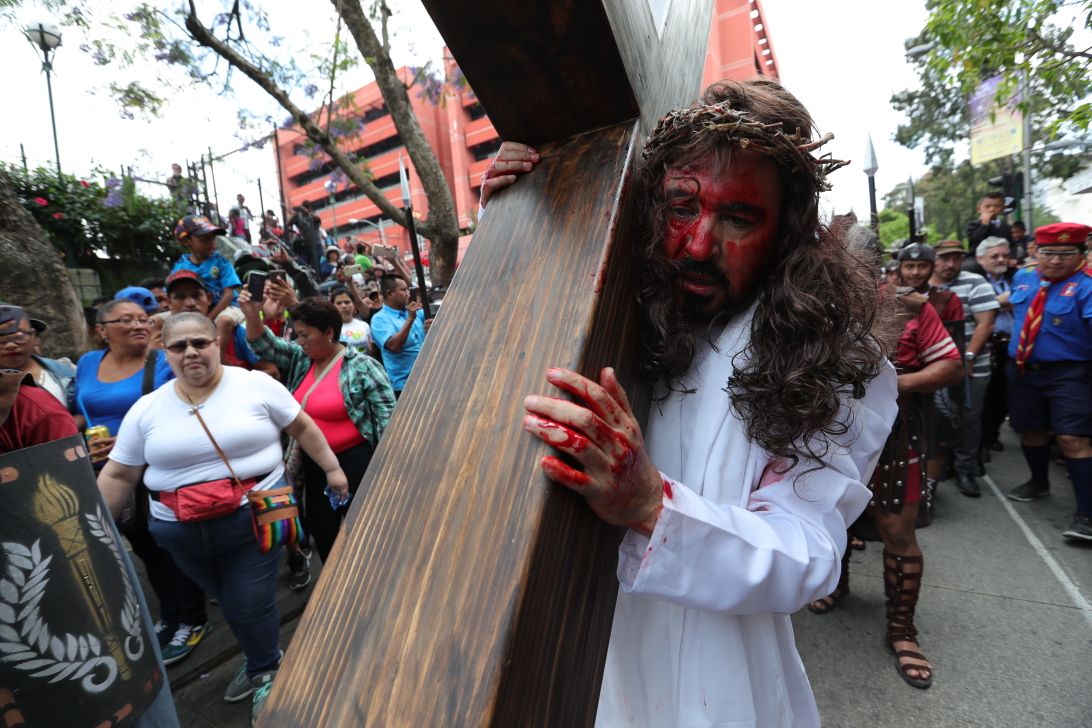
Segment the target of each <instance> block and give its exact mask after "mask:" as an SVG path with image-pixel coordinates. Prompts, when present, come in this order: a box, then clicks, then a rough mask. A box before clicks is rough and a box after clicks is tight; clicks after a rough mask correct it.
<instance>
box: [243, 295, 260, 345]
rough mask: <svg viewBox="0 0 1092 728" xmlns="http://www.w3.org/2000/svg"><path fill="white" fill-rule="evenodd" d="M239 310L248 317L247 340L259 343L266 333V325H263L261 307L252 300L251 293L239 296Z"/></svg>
mask: <svg viewBox="0 0 1092 728" xmlns="http://www.w3.org/2000/svg"><path fill="white" fill-rule="evenodd" d="M239 310H241V311H242V312H243V316H244V317H246V339H247V341H257V340H258V339H260V338H262V334H263V333H265V324H263V323H262V316H261V310H262V308H261V306H259V305H258V304H256V303H254V302H253V301H251V300H250V291H245V290H244V291H243V292H242V293H240V294H239Z"/></svg>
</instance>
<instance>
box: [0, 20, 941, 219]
mask: <svg viewBox="0 0 1092 728" xmlns="http://www.w3.org/2000/svg"><path fill="white" fill-rule="evenodd" d="M109 1H110V2H118V1H119V0H109ZM99 2H100V3H102V2H107V0H99ZM130 4H131V3H130ZM265 5H266V6H272V7H276V8H279V9H277V10H275V11H271V12H270V20H271V24H272V28H273V32H274V33H279V34H285V35H288V36H290V38H291V42H292V48H293V52H294V53H295V54H296V57H297V58H301V59H302V58H304V57H305V56H306V52H307V49H309V48H318V47H321V45H322V43H323V42H324V41H326V40H327V39H328V38H330V37H332V35H333V16H332V11H330V10H328V9H327V8H328V7H329V6H328V5H326V4H323V3H309V4H308V6H307V8H308V9H307V11H302V10H300V9H299V8H300V5H298V4H292V5H294V6H295V7H294V8H290V7H289V4H288V3H265ZM391 6H392V8H394V9H395V13H396V16H397V17H396V21H397V25H398V26H399V28H400V29H401V30H400V31H399V32H398V33H397V34H396V36H395V44H396V47H397V53H396V59H395V60H396V62H400V63H420V62H422V59H427V58H429V57H435V56H437V55H438V49H439V47H440V45H441V41H440V39H439V36H438V34H436V33H435V31H434V30H432V29H431V24H430V23H429V22H428V18H427V15H425V14H424V11H423V10H422V9H421V7H420V5H419V3H417V2H415V0H392V2H391ZM199 7H200V5H199ZM207 7H208V8H209V10H208V12H207V15H208V17H211V15H212V12H213V11H212V8H213V7H214V4H207ZM765 11H766V16H767V18H766V19H767V29H768V32H769V33H770V36H771V38H772V39H773V43H774V48H775V50H776V52H777V54H778V60H779V64H780V69H781V73H782V82H783V83H784V84H785V85H786V86H787V87H788V88H789V89H790V90H791V91H793V93H795V94H796V95H797V96H798V97H799V98H800V99H801V100H802V101H803V102H804V104H805V106H807V108H808V109H810V110H811V112H812V115H813V116H814V117H815V120H816V122H817V124H818V126H819V128H820V130H821V131H824V132H826V131H830V132H833V133H834V135H835V141H834V142H832V143H831V144H830V145H828V147H827V149H828V150H829V151H830V152H832V153H833V154H834V156H835V157H837V158H840V159H850V160H853V164H852V165H851V166H849V167H846V168H844V169H842V170H840V171H838V172H836V173H835V174H834V175H833V177H832V182H833V184H834V190H833V191H832V192H831V193H829V194H828V196H827V211H828V212H829V211H830V210H832V209H833V210H834V211H837V212H844V211H847V210H848V209H850V208H853V209H855V210H856V211H857V212H858V213H859V214H861V213H863V215H867V212H868V187H867V178H866V176H865V175H864V173H863V172H862V171H861V160H862V157H863V154H864V150H865V144H866V139H867V135H868V134H871V135H872V139H873V142H874V144H875V147H876V155H877V158H878V160H879V172H878V173H877V175H876V181H877V189H878V191H879V194H880V195H882V194H883V193H884V192H886V191H887V190H889V189H890V188H891V187H893V186H894V185H895V184H897V183H898V182H900V181H902V180H905V179H906V178H907V177H908V176H909V175H911V174H913V175H914V176H919V175H920V174H922V173H923V172H924V171H925V167H924V165H923V164H922V163H921V154H920V153H919V152H916V151H913V150H908V149H905V148H903V147H901V146H899V145H897V144H895V142H894V141H892V135H893V134H894V132H895V129H896V127H897V126H898V124H899V122H900V115H899V114H897V113H896V112H894V111H893V110H892V109H891V107H890V105H889V103H888V100H889V99H890V97H891V94H892V93H894V92H896V91H899V90H901V89H904V88H907V87H910V86H913V85H914V83H915V77H914V74H913V72H912V70H911V68H910V66H909V65H907V63H906V61H905V58H904V56H903V41H904V40H905V38H907V37H909V36H912V35H914V34H916V32H917V31H918V30H919V29H920V28H921V26H922V24H923V23H924V21H925V18H926V12H925V7H924V2H922V1H921V0H899V1H898V2H883V3H879V2H875V1H874V0H827V2H823V3H815V2H813V1H810V0H766V2H765ZM39 17H45V18H48V15H44V14H41V13H35V12H33V11H32V10H29V9H24V10H23V11H21V16H20V20H21V21H23V22H24V23H25V22H27V21H30V20H31V19H32V18H33V19H37V18H39ZM78 45H79V39H78V38H75V37H72V34H71V33H68V34H66V37H65V45H64V46H63V47H62V48H61V49H59V51H58V53H57V57H56V61H55V68H56V73H55V76H54V79H53V92H54V100H55V103H56V107H57V117H58V118H57V126H58V136H59V139H60V151H61V164H62V168H63V169H64V170H65V171H67V172H74V173H77V174H81V175H86V174H88V173H89V172H90V170H91V168H92V167H93V166H94V165H95V164H99V165H102V166H104V167H107V168H110V169H118V168H120V167H122V166H130V165H131V166H133V167H134V170H135V171H136V172H137V173H140V174H143V175H146V176H159V177H163V176H165V175H166V174H167V173H168V170H169V167H170V164H171V162H174V161H179V162H183V163H184V162H185V161H187V160H196V159H197V158H198V157H199V155H200V154H201V153H202V152H206V151H207V150H208V148H210V147H211V148H212V149H213V151H214V152H215V153H217V154H220V153H224V152H227V151H230V150H232V149H235V148H237V147H238V146H240V141H239V140H238V137H237V133H238V132H237V127H238V124H237V122H236V107H237V106H238V105H239V101H240V100H241V101H242V102H244V103H245V104H247V105H249V106H251V107H254V108H255V109H256V110H258V111H261V112H263V113H265V112H273V113H274V116H275V118H278V119H281V118H284V116H285V114H284V113H283V112H280V111H276V110H275V108H274V107H272V106H270V105H268V102H267V101H266V100H265V99H264V98H263V97H262V96H261V95H259V94H257V93H255V92H254V90H253V89H252V88H248V82H247V81H246V80H245V79H238V80H237V82H236V85H237V87H238V88H239V89H240V91H241V92H240V94H239V99H233V98H224V97H220V96H217V95H216V94H215V93H213V92H212V91H210V90H208V89H205V88H200V87H198V88H195V89H194V90H192V91H187V92H186V93H185V94H184V95H181V96H179V97H177V98H175V99H173V100H172V102H171V103H170V104H169V106H168V108H167V110H166V113H165V115H164V116H163V118H161V119H158V120H152V121H147V120H144V119H140V118H138V119H137V120H126V119H123V118H121V117H120V116H119V114H118V112H117V109H116V108H115V107H114V106H113V104H112V102H111V101H110V100H109V99H108V98H107V97H106V96H105V95H104V94H103V93H102V92H101V91H100V92H98V93H96V89H101V88H103V86H104V84H105V83H106V82H107V81H108V80H109V78H110V73H111V71H108V70H105V69H101V68H96V67H94V65H93V64H92V62H91V60H90V58H89V57H88V56H87V55H86V54H85V53H83V52H81V51H80V50H79V48H78ZM39 66H40V62H39V60H38V58H37V56H36V54H35V50H34V49H33V47H32V46H31V45H30V44H29V43H28V42H27V41H26V40H25V38H24V37H23V36H22V34H21V32H20V31H19V30H18V29H17V28H16V27H12V26H11V25H10V24H9V25H7V27H4V28H3V29H2V30H0V67H3V68H4V69H5V78H4V81H3V88H4V91H5V97H6V98H7V99H8V104H7V113H6V114H5V119H4V127H3V128H4V134H3V136H2V138H0V160H3V161H9V162H16V161H18V159H19V144H20V143H22V144H23V145H24V146H25V148H26V154H27V157H28V158H29V160H30V163H31V165H34V164H44V163H49V164H52V159H53V142H52V135H51V131H50V124H49V107H48V101H47V97H46V84H45V78H44V77H43V76H42V74H41V72H40V70H39ZM157 70H158V69H157V68H156V67H155V66H150V67H147V70H146V71H141V73H142V76H141V77H142V78H143V79H144V80H145V81H146V82H154V79H155V75H154V74H155V73H156V72H157ZM347 80H348V81H349V82H350V83H352V86H350V87H356V86H359V85H360V84H361V83H363V82H364V81H365V80H366V79H365V78H364V76H363V74H362V73H361V74H358V75H357V76H356V77H355V78H352V79H347ZM258 179H261V180H262V184H263V185H264V188H265V203H266V206H267V207H273V206H274V201H275V199H276V194H277V193H276V169H275V166H274V161H273V154H272V151H271V149H270V147H266V148H265V149H264V150H261V151H251V152H247V153H245V154H238V155H234V156H232V157H231V158H229V160H227V161H225V162H224V163H221V164H219V165H218V166H217V167H216V183H217V188H218V190H219V197H220V202H221V207H222V208H224V209H226V208H227V207H228V204H229V201H230V200H232V199H233V198H234V194H235V193H236V192H240V191H241V192H243V193H245V194H246V195H247V198H248V200H249V201H251V202H252V203H257V201H258V199H257V198H258V190H257V180H258ZM863 215H862V216H863Z"/></svg>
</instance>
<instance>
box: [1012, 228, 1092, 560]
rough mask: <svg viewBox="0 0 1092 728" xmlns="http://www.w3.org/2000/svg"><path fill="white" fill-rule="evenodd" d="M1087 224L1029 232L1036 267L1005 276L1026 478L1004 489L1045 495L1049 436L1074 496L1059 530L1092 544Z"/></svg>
mask: <svg viewBox="0 0 1092 728" xmlns="http://www.w3.org/2000/svg"><path fill="white" fill-rule="evenodd" d="M1089 232H1092V228H1089V227H1088V226H1087V225H1079V224H1076V223H1056V224H1054V225H1045V226H1043V227H1041V228H1039V229H1038V230H1036V231H1035V242H1036V243H1037V244H1038V246H1039V258H1038V261H1039V262H1038V265H1037V266H1036V268H1034V269H1028V270H1022V271H1020V272H1019V273H1017V274H1016V276H1015V277H1014V278H1013V280H1012V292H1011V294H1010V297H1009V300H1010V301H1011V303H1012V309H1013V311H1012V313H1013V319H1014V323H1013V331H1012V339H1011V341H1010V342H1009V355H1010V356H1011V357H1012V359H1013V361H1012V362H1010V363H1009V368H1008V377H1009V382H1010V383H1011V385H1010V389H1009V416H1010V418H1011V420H1012V428H1013V429H1014V430H1016V431H1017V432H1019V433H1020V444H1021V446H1022V447H1023V450H1024V457H1025V459H1026V460H1027V462H1028V467H1029V468H1030V469H1031V479H1030V480H1029V481H1028V482H1026V483H1024V484H1023V485H1021V486H1019V487H1017V488H1015V489H1014V490H1013V491H1012V492H1010V493H1009V498H1010V499H1012V500H1015V501H1031V500H1034V499H1036V498H1041V497H1043V496H1045V495H1048V494H1049V493H1050V482H1049V480H1048V479H1047V473H1048V468H1049V464H1050V449H1049V445H1048V442H1049V436H1050V433H1051V432H1053V433H1054V435H1055V437H1056V438H1057V441H1058V447H1059V448H1061V451H1062V455H1064V456H1065V461H1066V469H1067V470H1068V471H1069V478H1070V480H1071V481H1072V482H1073V490H1074V492H1075V494H1076V497H1077V512H1076V514H1075V515H1074V517H1073V523H1072V525H1070V527H1069V528H1067V529H1066V530H1065V531H1063V532H1062V535H1063V536H1065V537H1066V538H1070V539H1080V540H1086V541H1092V271H1089V270H1088V269H1087V267H1086V266H1085V260H1084V252H1085V240H1086V238H1087V237H1088V234H1089Z"/></svg>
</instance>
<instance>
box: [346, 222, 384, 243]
mask: <svg viewBox="0 0 1092 728" xmlns="http://www.w3.org/2000/svg"><path fill="white" fill-rule="evenodd" d="M362 223H363V224H364V225H371V226H372V227H373V228H375V229H376V230H378V231H379V242H380V244H381V245H382V246H383V247H384V248H385V247H387V233H386V231H385V230H384V229H383V226H382V225H380V224H378V223H374V222H372V221H371V220H358V219H357V218H355V217H350V218H349V224H350V225H360V224H362Z"/></svg>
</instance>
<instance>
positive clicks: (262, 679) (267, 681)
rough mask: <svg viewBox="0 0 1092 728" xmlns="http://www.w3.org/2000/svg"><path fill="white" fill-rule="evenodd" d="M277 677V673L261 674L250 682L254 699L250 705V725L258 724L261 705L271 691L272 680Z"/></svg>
mask: <svg viewBox="0 0 1092 728" xmlns="http://www.w3.org/2000/svg"><path fill="white" fill-rule="evenodd" d="M275 677H277V671H276V670H274V671H273V672H263V673H262V674H261V675H258V676H257V677H255V678H254V679H252V680H251V681H250V684H251V685H252V686H253V688H254V699H253V702H252V703H251V704H250V725H254V724H255V723H257V722H258V714H259V713H261V712H262V705H263V704H264V703H265V699H266V698H268V697H269V691H270V690H272V689H273V678H275Z"/></svg>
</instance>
